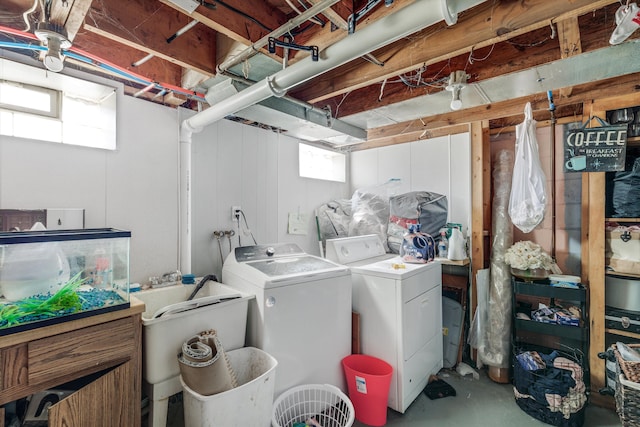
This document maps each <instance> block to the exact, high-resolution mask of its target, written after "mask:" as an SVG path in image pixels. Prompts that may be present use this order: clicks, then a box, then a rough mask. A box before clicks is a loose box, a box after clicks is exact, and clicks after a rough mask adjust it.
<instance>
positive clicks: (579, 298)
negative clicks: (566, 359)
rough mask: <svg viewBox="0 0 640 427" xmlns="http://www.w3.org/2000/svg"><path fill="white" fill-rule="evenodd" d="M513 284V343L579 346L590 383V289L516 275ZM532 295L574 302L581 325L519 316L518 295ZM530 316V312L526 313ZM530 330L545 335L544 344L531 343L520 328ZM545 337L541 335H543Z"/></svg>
mask: <svg viewBox="0 0 640 427" xmlns="http://www.w3.org/2000/svg"><path fill="white" fill-rule="evenodd" d="M512 284H513V297H512V303H513V343H514V346H515V347H523V346H527V345H529V344H532V345H533V346H536V347H546V348H549V349H556V350H561V351H564V352H570V351H571V349H577V350H579V351H580V352H581V353H582V369H583V371H584V379H585V385H586V386H587V388H588V387H589V326H588V325H589V320H588V309H587V301H588V295H587V289H586V288H585V287H584V286H582V285H580V288H579V289H573V288H563V287H557V286H551V285H550V284H549V281H548V280H543V281H535V282H524V281H521V280H519V279H517V278H515V277H514V278H512ZM519 296H530V297H540V298H545V299H549V300H550V306H553V305H554V304H555V303H556V301H562V302H564V303H565V305H566V303H572V304H573V305H575V306H577V307H578V308H579V309H580V312H581V315H582V316H581V319H580V324H579V326H572V325H560V324H553V323H544V322H538V321H535V320H526V319H519V318H517V317H516V314H517V312H518V297H519ZM526 314H527V315H529V316H531V313H526ZM521 331H527V332H530V333H533V334H536V335H540V336H546V340H544V339H541V341H543V342H544V344H539V343H531V342H529V341H527V339H526V338H525V337H522V336H521V335H520V334H519V332H521ZM541 338H542V337H541Z"/></svg>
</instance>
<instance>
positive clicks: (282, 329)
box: [222, 243, 351, 397]
mask: <svg viewBox="0 0 640 427" xmlns="http://www.w3.org/2000/svg"><path fill="white" fill-rule="evenodd" d="M222 282H223V283H224V284H226V285H228V286H230V287H233V288H236V289H239V290H241V291H243V292H246V293H249V294H253V295H255V296H256V298H255V301H251V302H250V303H249V313H248V319H247V342H246V344H247V345H250V346H254V347H257V348H260V349H262V350H264V351H266V352H267V353H269V354H271V355H272V356H273V357H275V358H276V359H277V360H278V367H277V369H276V375H275V380H276V385H275V396H276V397H277V396H278V395H280V394H281V393H282V392H284V391H286V390H287V389H289V388H291V387H294V386H297V385H301V384H332V385H335V386H337V387H339V388H340V389H341V390H343V391H344V392H346V382H345V379H344V373H343V371H342V365H341V361H342V359H343V358H344V357H346V356H348V355H349V354H351V273H350V271H349V269H348V268H347V267H345V266H342V265H339V264H336V263H333V262H331V261H328V260H326V259H323V258H320V257H317V256H313V255H309V254H307V253H305V252H304V251H302V249H300V248H299V247H298V246H297V245H296V244H293V243H278V244H273V245H257V246H245V247H239V248H236V249H235V251H234V252H232V253H231V254H229V256H228V257H227V259H226V261H225V263H224V266H223V268H222Z"/></svg>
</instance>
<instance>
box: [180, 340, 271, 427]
mask: <svg viewBox="0 0 640 427" xmlns="http://www.w3.org/2000/svg"><path fill="white" fill-rule="evenodd" d="M227 356H228V357H229V361H230V363H231V366H232V368H233V370H234V371H235V373H236V377H237V378H238V387H236V388H233V389H231V390H228V391H224V392H222V393H218V394H214V395H212V396H203V395H201V394H199V393H196V392H195V391H193V390H191V389H190V388H189V387H188V386H187V385H186V384H185V383H184V381H183V379H182V377H180V382H181V384H182V389H183V402H184V403H183V404H184V425H185V427H204V426H252V427H260V426H263V427H268V426H270V425H271V412H272V410H273V393H274V390H275V373H276V372H275V371H276V366H277V365H278V362H277V361H276V359H275V358H274V357H273V356H271V355H270V354H268V353H266V352H264V351H262V350H260V349H257V348H254V347H243V348H239V349H236V350H231V351H228V352H227Z"/></svg>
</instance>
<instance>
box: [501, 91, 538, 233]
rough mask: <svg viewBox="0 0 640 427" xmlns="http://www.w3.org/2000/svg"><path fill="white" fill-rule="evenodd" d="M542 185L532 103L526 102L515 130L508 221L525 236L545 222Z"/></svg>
mask: <svg viewBox="0 0 640 427" xmlns="http://www.w3.org/2000/svg"><path fill="white" fill-rule="evenodd" d="M545 181H546V178H545V176H544V172H543V171H542V166H541V165H540V154H539V153H538V141H537V140H536V121H535V120H533V112H532V111H531V103H529V102H527V105H526V106H525V107H524V122H522V123H520V124H519V125H518V126H516V156H515V163H514V165H513V178H512V181H511V197H510V199H509V216H510V217H511V221H512V222H513V225H515V226H516V227H518V228H519V229H520V230H522V231H523V232H525V233H529V232H530V231H531V230H533V229H534V228H535V227H536V226H537V225H538V224H540V222H542V219H543V218H544V207H545V203H546V200H547V196H546V191H545Z"/></svg>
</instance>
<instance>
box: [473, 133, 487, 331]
mask: <svg viewBox="0 0 640 427" xmlns="http://www.w3.org/2000/svg"><path fill="white" fill-rule="evenodd" d="M485 145H486V146H487V147H488V146H489V128H488V123H486V122H484V123H483V122H478V121H474V122H472V123H471V248H472V250H471V298H470V302H469V307H470V316H471V319H473V316H474V313H475V310H476V306H477V304H478V284H477V273H478V271H480V270H482V269H483V268H484V265H485V257H486V255H485V253H484V247H485V245H484V238H485V237H484V235H485V233H484V231H485V229H484V222H485V216H484V214H485V208H484V203H485V202H484V200H483V198H484V194H485V186H487V185H489V182H485V177H486V173H485V170H486V169H487V168H490V165H491V159H490V157H489V158H485V156H486V150H485V148H484V147H485Z"/></svg>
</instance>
